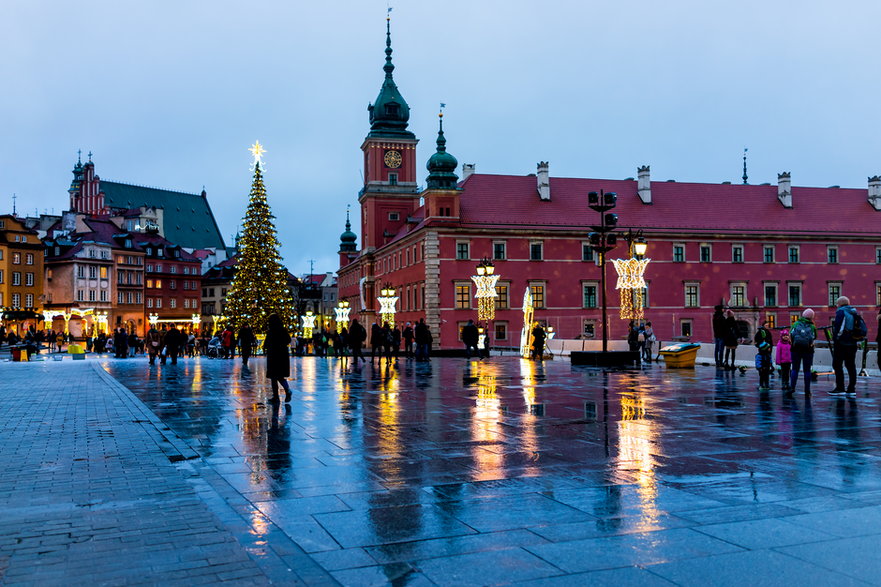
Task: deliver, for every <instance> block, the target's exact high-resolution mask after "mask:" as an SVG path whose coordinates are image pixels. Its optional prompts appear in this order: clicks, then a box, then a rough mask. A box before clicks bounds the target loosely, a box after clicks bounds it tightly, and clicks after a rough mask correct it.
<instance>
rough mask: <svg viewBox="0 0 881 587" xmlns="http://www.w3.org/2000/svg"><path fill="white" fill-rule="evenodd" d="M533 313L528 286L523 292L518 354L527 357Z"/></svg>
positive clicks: (530, 340) (528, 355) (529, 347)
mask: <svg viewBox="0 0 881 587" xmlns="http://www.w3.org/2000/svg"><path fill="white" fill-rule="evenodd" d="M534 315H535V306H534V305H533V303H532V292H531V291H530V290H529V286H527V287H526V291H525V292H523V330H522V331H521V332H520V356H521V357H523V358H524V359H528V358H529V357H530V355H531V353H530V349H531V347H532V318H533V316H534Z"/></svg>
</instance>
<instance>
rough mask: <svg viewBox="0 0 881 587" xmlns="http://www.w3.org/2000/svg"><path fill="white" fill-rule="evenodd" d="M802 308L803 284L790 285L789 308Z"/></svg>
mask: <svg viewBox="0 0 881 587" xmlns="http://www.w3.org/2000/svg"><path fill="white" fill-rule="evenodd" d="M799 306H801V284H800V283H790V284H789V307H790V308H798V307H799Z"/></svg>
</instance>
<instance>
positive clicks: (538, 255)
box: [529, 241, 544, 261]
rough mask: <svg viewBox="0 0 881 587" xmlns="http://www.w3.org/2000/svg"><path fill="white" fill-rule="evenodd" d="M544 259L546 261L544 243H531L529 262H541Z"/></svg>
mask: <svg viewBox="0 0 881 587" xmlns="http://www.w3.org/2000/svg"><path fill="white" fill-rule="evenodd" d="M542 259H544V243H542V242H541V241H533V242H531V243H529V260H530V261H541V260H542Z"/></svg>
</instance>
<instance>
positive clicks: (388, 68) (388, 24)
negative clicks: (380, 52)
mask: <svg viewBox="0 0 881 587" xmlns="http://www.w3.org/2000/svg"><path fill="white" fill-rule="evenodd" d="M382 69H383V70H384V71H385V78H386V79H392V72H393V71H394V70H395V64H394V63H392V8H391V6H389V7H388V12H387V13H386V17H385V65H384V66H383V67H382Z"/></svg>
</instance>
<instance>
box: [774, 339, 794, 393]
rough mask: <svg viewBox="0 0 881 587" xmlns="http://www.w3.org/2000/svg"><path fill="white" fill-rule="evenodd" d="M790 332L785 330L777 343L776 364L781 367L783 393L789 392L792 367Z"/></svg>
mask: <svg viewBox="0 0 881 587" xmlns="http://www.w3.org/2000/svg"><path fill="white" fill-rule="evenodd" d="M791 340H792V339H791V337H790V335H789V331H788V330H784V331H783V333H782V334H781V335H780V341H779V342H778V343H777V356H776V357H775V362H776V363H777V364H778V365H779V366H780V381H781V383H782V384H783V391H789V372H790V368H791V367H792V342H791Z"/></svg>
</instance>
